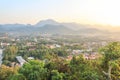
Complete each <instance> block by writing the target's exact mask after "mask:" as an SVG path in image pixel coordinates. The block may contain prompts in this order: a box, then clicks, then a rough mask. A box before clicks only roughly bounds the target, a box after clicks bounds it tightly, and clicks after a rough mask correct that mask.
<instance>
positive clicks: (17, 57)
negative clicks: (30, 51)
mask: <svg viewBox="0 0 120 80" xmlns="http://www.w3.org/2000/svg"><path fill="white" fill-rule="evenodd" d="M16 59H17V60H18V62H19V63H20V65H21V66H23V64H24V63H26V61H25V60H24V59H23V58H22V56H16Z"/></svg>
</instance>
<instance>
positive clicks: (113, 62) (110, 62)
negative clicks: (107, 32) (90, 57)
mask: <svg viewBox="0 0 120 80" xmlns="http://www.w3.org/2000/svg"><path fill="white" fill-rule="evenodd" d="M100 51H101V53H102V54H103V56H104V59H103V66H102V67H103V73H104V74H105V75H106V76H107V80H112V75H114V74H112V72H113V71H112V70H113V69H114V68H115V66H117V65H118V64H117V61H118V60H119V58H120V42H112V43H110V44H108V45H107V46H105V47H103V48H101V49H100Z"/></svg>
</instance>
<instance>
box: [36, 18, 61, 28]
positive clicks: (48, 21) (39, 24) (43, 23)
mask: <svg viewBox="0 0 120 80" xmlns="http://www.w3.org/2000/svg"><path fill="white" fill-rule="evenodd" d="M48 24H49V25H59V24H60V23H58V22H57V21H55V20H53V19H47V20H41V21H39V22H38V23H37V24H36V25H35V26H38V27H42V26H45V25H48Z"/></svg>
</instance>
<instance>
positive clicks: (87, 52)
mask: <svg viewBox="0 0 120 80" xmlns="http://www.w3.org/2000/svg"><path fill="white" fill-rule="evenodd" d="M106 44H107V41H99V42H96V41H91V42H66V41H64V40H63V41H59V39H55V37H51V36H50V35H49V36H47V35H42V36H40V37H19V38H17V37H8V36H2V37H0V48H1V49H0V65H1V64H2V62H3V58H4V50H5V49H6V48H7V47H9V46H12V45H13V46H18V45H20V46H21V47H22V48H24V47H25V48H26V49H27V51H28V52H30V51H35V50H39V49H38V48H37V46H38V45H44V47H46V48H47V49H59V48H64V47H67V48H65V51H66V52H67V55H66V56H60V57H63V58H64V59H66V60H68V61H69V60H71V59H72V57H73V56H79V55H80V54H81V55H83V57H84V59H86V60H95V59H97V58H99V57H101V55H100V54H99V53H98V49H99V47H101V46H105V45H106ZM19 51H21V52H22V50H20V49H19ZM15 58H16V60H17V63H16V62H12V63H11V65H12V66H15V65H19V66H22V65H23V64H24V63H26V62H27V61H28V60H34V59H36V58H35V56H32V55H31V56H28V57H27V58H25V59H24V57H23V56H22V55H16V56H15Z"/></svg>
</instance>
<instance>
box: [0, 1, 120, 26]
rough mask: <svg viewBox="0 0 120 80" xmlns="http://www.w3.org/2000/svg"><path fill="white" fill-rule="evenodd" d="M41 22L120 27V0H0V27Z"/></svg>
mask: <svg viewBox="0 0 120 80" xmlns="http://www.w3.org/2000/svg"><path fill="white" fill-rule="evenodd" d="M42 19H55V20H56V21H59V22H78V23H83V24H110V25H120V0H0V24H5V23H24V24H27V23H30V24H35V23H36V22H38V21H39V20H42Z"/></svg>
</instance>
